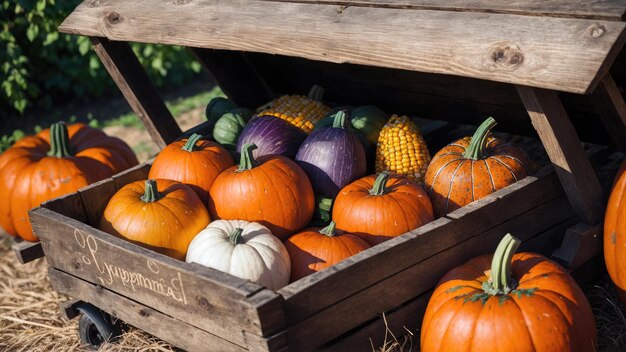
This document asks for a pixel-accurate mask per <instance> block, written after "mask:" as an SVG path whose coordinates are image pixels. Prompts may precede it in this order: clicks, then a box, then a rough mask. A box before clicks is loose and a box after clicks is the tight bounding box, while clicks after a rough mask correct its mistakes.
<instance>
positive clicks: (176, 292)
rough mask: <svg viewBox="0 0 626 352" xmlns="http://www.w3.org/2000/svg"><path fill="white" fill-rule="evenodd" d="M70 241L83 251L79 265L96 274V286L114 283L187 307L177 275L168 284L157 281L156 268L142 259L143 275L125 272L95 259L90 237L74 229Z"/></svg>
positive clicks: (161, 280) (178, 275)
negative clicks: (90, 269)
mask: <svg viewBox="0 0 626 352" xmlns="http://www.w3.org/2000/svg"><path fill="white" fill-rule="evenodd" d="M74 238H75V239H76V243H77V244H78V246H79V247H80V248H81V249H83V250H84V252H83V253H80V256H81V259H82V261H83V263H85V264H86V265H90V266H94V267H95V268H96V270H97V272H98V273H99V274H100V275H97V276H96V278H97V279H98V280H99V281H100V284H102V285H104V286H110V285H112V284H113V283H114V282H121V283H122V285H124V286H127V287H130V288H131V289H132V290H133V291H136V290H137V289H145V290H149V291H152V292H155V293H157V294H159V295H162V296H165V297H168V298H171V299H173V300H175V301H178V302H182V303H183V304H185V305H186V304H187V297H186V296H185V290H184V288H183V280H182V277H181V274H180V273H179V272H176V275H175V277H173V278H171V279H170V280H166V279H164V278H162V277H159V276H161V275H160V269H159V264H158V263H157V262H155V261H154V260H151V259H146V268H147V269H148V270H147V271H143V272H139V271H133V270H128V269H126V268H123V267H120V266H117V265H115V264H112V263H109V262H106V261H102V260H100V258H99V256H98V241H97V240H96V238H95V237H93V236H92V235H90V234H88V233H85V232H83V231H80V230H78V229H75V230H74ZM168 276H169V275H168Z"/></svg>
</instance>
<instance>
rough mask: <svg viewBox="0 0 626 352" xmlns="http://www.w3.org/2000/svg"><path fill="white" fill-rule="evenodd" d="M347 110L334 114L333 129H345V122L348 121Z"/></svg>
mask: <svg viewBox="0 0 626 352" xmlns="http://www.w3.org/2000/svg"><path fill="white" fill-rule="evenodd" d="M346 111H347V110H339V111H337V112H336V113H335V117H334V118H333V128H343V129H345V128H347V127H348V126H346V122H347V121H348V116H347V113H346Z"/></svg>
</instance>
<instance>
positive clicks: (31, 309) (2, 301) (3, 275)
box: [0, 235, 174, 352]
mask: <svg viewBox="0 0 626 352" xmlns="http://www.w3.org/2000/svg"><path fill="white" fill-rule="evenodd" d="M1 236H2V235H0V351H15V352H21V351H24V352H26V351H29V352H30V351H33V352H38V351H41V352H44V351H45V352H48V351H91V349H90V348H88V347H87V346H81V343H80V340H79V339H78V330H77V329H78V319H74V320H72V321H69V322H68V321H67V320H65V319H63V318H61V316H60V315H59V303H60V302H63V301H66V300H68V299H69V298H68V297H65V296H63V295H61V294H58V293H57V292H56V291H54V289H53V288H52V286H51V285H50V281H49V280H48V276H47V274H46V269H47V265H46V262H45V260H43V259H39V260H36V261H34V262H32V263H28V264H26V265H21V264H19V263H18V262H17V260H16V259H15V256H14V255H13V253H12V252H11V251H10V240H9V239H8V238H6V237H1ZM100 351H105V352H114V351H115V352H121V351H134V352H144V351H174V349H173V347H171V346H170V345H168V344H167V343H165V342H163V341H161V340H159V339H156V338H154V337H153V336H150V335H148V334H146V333H144V332H142V331H140V330H137V329H134V328H130V329H129V330H128V331H127V332H126V333H124V335H122V336H121V337H120V339H119V340H118V341H116V343H112V344H107V345H105V346H102V348H101V349H100Z"/></svg>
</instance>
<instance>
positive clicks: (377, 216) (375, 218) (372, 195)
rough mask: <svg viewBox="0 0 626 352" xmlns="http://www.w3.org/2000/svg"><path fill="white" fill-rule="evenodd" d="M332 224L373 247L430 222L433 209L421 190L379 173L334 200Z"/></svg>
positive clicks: (359, 181) (348, 189)
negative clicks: (334, 223) (333, 222)
mask: <svg viewBox="0 0 626 352" xmlns="http://www.w3.org/2000/svg"><path fill="white" fill-rule="evenodd" d="M333 220H335V222H336V223H337V228H338V229H339V230H341V231H345V232H348V233H352V234H354V235H356V236H358V237H360V238H361V239H363V240H365V241H366V242H368V243H369V244H371V245H376V244H379V243H382V242H384V241H386V240H388V239H391V238H392V237H395V236H399V235H401V234H403V233H405V232H408V231H411V230H413V229H416V228H418V227H420V226H422V225H424V224H426V223H428V222H430V221H432V220H433V209H432V206H431V204H430V199H428V196H427V195H426V191H424V189H423V188H422V186H420V185H418V184H417V183H415V182H413V181H411V180H409V179H407V178H406V177H404V176H399V175H390V174H389V173H387V172H382V173H380V174H378V176H376V175H370V176H365V177H363V178H361V179H358V180H356V181H354V182H352V183H351V184H349V185H347V186H346V187H344V188H343V189H342V190H341V191H340V192H339V194H338V195H337V198H336V199H335V202H334V205H333Z"/></svg>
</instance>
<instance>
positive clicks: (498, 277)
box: [483, 233, 522, 295]
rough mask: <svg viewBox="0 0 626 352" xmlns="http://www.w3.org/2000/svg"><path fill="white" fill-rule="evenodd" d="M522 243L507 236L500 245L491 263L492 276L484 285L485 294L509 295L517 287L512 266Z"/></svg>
mask: <svg viewBox="0 0 626 352" xmlns="http://www.w3.org/2000/svg"><path fill="white" fill-rule="evenodd" d="M520 243H522V242H521V241H520V240H518V239H517V238H515V237H513V236H511V234H510V233H508V234H506V236H504V237H503V238H502V240H501V241H500V244H498V248H496V252H495V253H494V255H493V260H492V261H491V274H490V277H489V280H488V281H485V283H484V284H483V289H484V290H485V292H487V293H489V294H491V295H498V294H507V293H509V292H511V291H512V290H514V289H515V288H516V287H517V282H516V281H515V279H514V278H513V273H512V270H511V264H512V260H513V255H514V254H515V251H516V250H517V248H518V247H519V245H520Z"/></svg>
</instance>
